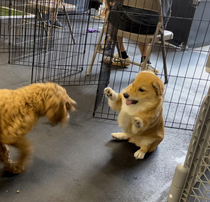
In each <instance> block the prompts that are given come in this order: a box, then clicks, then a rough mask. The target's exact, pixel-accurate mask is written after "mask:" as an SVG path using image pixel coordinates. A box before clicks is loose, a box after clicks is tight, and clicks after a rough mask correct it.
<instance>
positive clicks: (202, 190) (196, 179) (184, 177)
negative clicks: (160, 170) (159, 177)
mask: <svg viewBox="0 0 210 202" xmlns="http://www.w3.org/2000/svg"><path fill="white" fill-rule="evenodd" d="M209 101H210V91H208V94H207V95H206V96H205V98H204V100H203V102H202V105H201V109H200V112H199V115H198V118H197V121H196V125H195V129H194V131H193V135H192V138H191V141H190V145H189V148H188V152H187V156H186V159H185V163H184V165H182V164H180V165H178V166H177V168H176V171H175V174H174V177H173V181H172V185H171V188H170V191H169V195H168V199H167V201H168V202H175V201H180V202H187V201H189V202H207V201H210V169H209V168H210V157H209V154H210V135H209V134H210V133H209V132H210V125H209V116H210V105H209Z"/></svg>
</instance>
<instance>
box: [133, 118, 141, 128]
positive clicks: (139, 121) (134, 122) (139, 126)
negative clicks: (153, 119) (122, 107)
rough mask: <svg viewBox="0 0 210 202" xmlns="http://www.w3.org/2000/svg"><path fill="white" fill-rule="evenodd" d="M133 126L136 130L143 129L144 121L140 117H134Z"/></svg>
mask: <svg viewBox="0 0 210 202" xmlns="http://www.w3.org/2000/svg"><path fill="white" fill-rule="evenodd" d="M132 124H133V125H134V126H135V127H136V128H141V127H143V120H142V119H141V118H139V117H133V118H132Z"/></svg>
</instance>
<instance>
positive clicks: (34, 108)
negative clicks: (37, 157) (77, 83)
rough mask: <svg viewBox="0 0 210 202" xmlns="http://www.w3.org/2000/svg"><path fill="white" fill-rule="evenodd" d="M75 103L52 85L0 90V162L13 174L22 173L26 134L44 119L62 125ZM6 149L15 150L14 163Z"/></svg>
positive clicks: (27, 151)
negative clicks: (16, 158)
mask: <svg viewBox="0 0 210 202" xmlns="http://www.w3.org/2000/svg"><path fill="white" fill-rule="evenodd" d="M75 104H76V102H75V101H74V100H72V99H71V98H70V97H69V96H68V94H67V93H66V90H65V89H64V88H62V87H61V86H59V85H57V84H55V83H37V84H31V85H29V86H26V87H23V88H19V89H17V90H7V89H3V90H0V162H2V163H3V164H4V168H5V170H7V171H9V172H12V173H14V174H18V173H21V172H22V171H23V170H24V167H25V164H26V160H27V158H28V157H29V155H30V153H31V145H30V143H29V141H28V140H27V138H26V137H25V136H26V134H27V133H28V132H29V131H30V130H31V129H32V128H33V127H34V126H35V125H36V124H37V122H38V119H39V117H42V116H45V117H47V118H48V119H49V121H50V122H52V123H53V124H58V123H66V122H67V121H68V120H69V114H68V111H73V110H75V108H74V107H75ZM6 145H12V146H14V147H16V148H17V149H19V151H20V157H19V160H18V162H17V163H13V162H11V161H10V159H9V150H8V148H7V147H6Z"/></svg>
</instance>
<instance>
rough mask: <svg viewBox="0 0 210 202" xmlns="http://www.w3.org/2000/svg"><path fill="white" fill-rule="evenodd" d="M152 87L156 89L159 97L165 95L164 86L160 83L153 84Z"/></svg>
mask: <svg viewBox="0 0 210 202" xmlns="http://www.w3.org/2000/svg"><path fill="white" fill-rule="evenodd" d="M152 86H153V87H154V89H155V92H156V94H157V96H162V95H163V93H164V85H162V84H161V83H160V82H157V81H156V82H153V83H152Z"/></svg>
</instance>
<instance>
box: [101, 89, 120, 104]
mask: <svg viewBox="0 0 210 202" xmlns="http://www.w3.org/2000/svg"><path fill="white" fill-rule="evenodd" d="M104 94H105V95H106V96H107V97H108V98H109V99H110V100H112V101H117V98H118V96H117V93H116V92H115V91H114V90H112V89H111V88H110V87H107V88H105V89H104Z"/></svg>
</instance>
